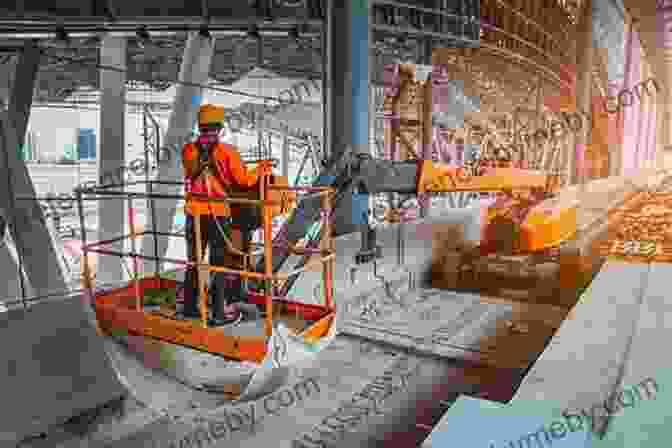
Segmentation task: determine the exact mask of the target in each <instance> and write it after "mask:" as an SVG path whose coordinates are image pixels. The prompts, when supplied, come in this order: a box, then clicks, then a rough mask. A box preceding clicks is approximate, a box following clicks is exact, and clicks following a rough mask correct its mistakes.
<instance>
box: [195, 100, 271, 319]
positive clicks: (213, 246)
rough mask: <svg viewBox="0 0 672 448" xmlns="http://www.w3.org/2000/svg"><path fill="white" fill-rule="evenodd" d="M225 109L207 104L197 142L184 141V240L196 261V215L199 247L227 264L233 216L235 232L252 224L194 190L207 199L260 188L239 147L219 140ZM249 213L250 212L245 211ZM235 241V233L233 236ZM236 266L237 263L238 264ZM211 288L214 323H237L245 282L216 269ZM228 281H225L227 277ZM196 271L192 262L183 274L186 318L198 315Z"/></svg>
mask: <svg viewBox="0 0 672 448" xmlns="http://www.w3.org/2000/svg"><path fill="white" fill-rule="evenodd" d="M224 115H225V111H224V108H222V107H218V106H214V105H210V104H206V105H203V106H201V108H200V109H199V112H198V124H199V135H198V136H197V138H196V141H195V142H193V143H188V144H186V145H184V147H183V149H182V159H183V163H184V177H185V196H186V197H185V199H186V205H185V208H184V210H185V215H186V226H185V227H186V228H185V234H186V240H187V252H188V259H189V261H192V262H193V261H194V260H195V254H196V241H195V236H196V235H195V232H194V220H196V219H199V220H200V231H201V239H202V242H203V243H202V248H203V250H205V247H206V245H209V248H210V264H211V265H215V266H230V265H231V264H232V261H231V260H232V255H231V254H230V252H229V251H228V250H227V245H226V240H225V238H224V235H226V236H227V237H229V240H230V241H231V240H232V235H233V231H234V228H233V225H232V224H233V222H232V215H233V219H234V220H235V219H239V222H237V226H236V227H237V228H238V231H239V232H241V231H242V233H243V234H248V235H249V233H250V230H252V229H253V228H254V227H255V225H256V224H255V223H249V222H244V220H243V222H241V221H240V218H241V216H236V215H240V209H241V208H240V207H235V206H233V205H229V203H227V202H223V201H218V200H216V199H214V200H213V199H210V198H205V197H196V196H193V195H192V193H197V194H207V195H209V196H210V197H211V198H218V197H219V198H221V197H227V196H228V195H229V194H228V193H230V192H231V191H234V190H236V191H240V190H243V191H245V190H247V191H250V190H253V189H257V190H258V188H259V176H257V174H256V173H255V172H254V171H248V170H247V168H246V167H245V165H244V164H243V162H242V159H241V157H240V154H239V152H238V149H237V148H236V147H234V146H231V145H228V144H225V143H222V142H220V141H219V136H220V133H221V131H222V128H223V126H222V124H223V122H224ZM248 218H249V216H248ZM233 239H234V240H235V238H233ZM240 239H242V240H243V241H242V246H243V247H238V249H243V250H245V249H246V247H244V246H245V245H246V244H249V239H250V238H249V236H242V237H240V238H238V240H240ZM236 267H239V266H236ZM213 277H214V278H213V281H212V282H211V287H210V291H209V292H210V294H209V295H210V297H211V298H212V302H213V304H212V318H211V323H212V324H213V325H225V324H231V323H237V322H239V321H240V320H241V318H242V314H241V311H240V307H239V306H238V305H237V302H240V301H241V300H242V299H243V291H242V287H243V283H242V281H241V278H240V277H239V276H235V278H233V279H232V278H231V276H228V277H227V275H226V274H225V273H223V272H215V273H214V275H213ZM227 280H228V281H227ZM198 284H199V283H198V270H197V269H196V268H195V267H190V268H189V269H188V270H187V274H186V276H185V285H184V309H183V315H184V317H186V318H197V317H199V316H200V313H199V309H198V303H199V301H198V297H199V295H198V291H199V290H198Z"/></svg>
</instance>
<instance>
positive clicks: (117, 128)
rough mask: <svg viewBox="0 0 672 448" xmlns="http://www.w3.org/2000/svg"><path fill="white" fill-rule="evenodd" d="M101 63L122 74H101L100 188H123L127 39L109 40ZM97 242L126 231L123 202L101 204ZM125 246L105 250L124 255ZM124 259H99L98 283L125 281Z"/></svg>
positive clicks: (121, 200)
mask: <svg viewBox="0 0 672 448" xmlns="http://www.w3.org/2000/svg"><path fill="white" fill-rule="evenodd" d="M100 63H101V65H103V66H106V67H115V68H117V69H119V70H105V69H101V70H100V89H101V101H100V129H101V132H100V154H99V156H98V184H99V185H105V184H120V183H123V182H124V181H125V179H124V177H125V176H124V167H125V166H126V163H125V162H126V154H125V153H126V151H125V150H126V145H125V143H124V142H125V126H124V125H125V122H126V38H125V37H112V36H106V37H105V38H104V39H103V41H102V43H101V47H100ZM97 205H98V223H99V225H98V229H99V230H98V240H99V241H102V240H110V239H113V238H118V237H120V236H121V235H123V234H124V231H125V228H126V219H125V212H126V210H125V207H124V201H123V198H115V199H111V200H104V201H99V202H98V204H97ZM123 246H124V242H123V241H118V242H115V243H112V244H110V246H109V248H106V249H108V250H111V251H115V252H124V247H123ZM124 262H125V260H123V259H118V258H117V257H111V256H103V255H100V256H99V261H98V268H97V275H96V276H97V281H98V282H102V283H107V282H119V281H122V280H124V278H125V275H124V267H123V266H124Z"/></svg>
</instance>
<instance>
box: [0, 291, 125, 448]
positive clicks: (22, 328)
mask: <svg viewBox="0 0 672 448" xmlns="http://www.w3.org/2000/svg"><path fill="white" fill-rule="evenodd" d="M81 300H82V299H81V296H80V297H73V298H66V299H60V300H51V301H47V302H42V303H39V304H35V305H32V306H30V307H29V308H28V310H27V311H26V310H23V309H21V308H18V309H10V310H9V311H5V312H0V349H1V350H2V353H3V356H2V361H0V369H1V370H2V372H3V375H2V381H0V394H1V395H2V397H3V399H2V404H0V414H1V415H2V419H0V446H3V447H4V446H16V444H17V442H18V441H19V440H21V439H23V438H25V437H27V436H30V435H36V434H39V433H40V432H45V431H46V430H47V429H48V428H49V427H50V426H52V425H56V424H60V423H63V422H64V421H65V420H67V419H69V418H70V417H71V416H73V415H78V414H80V413H82V412H84V411H86V410H88V409H93V408H96V407H98V406H100V405H102V404H104V403H107V402H109V401H111V400H113V399H115V398H117V397H120V396H122V395H124V394H125V393H126V392H125V388H124V387H123V386H122V385H121V383H120V382H119V380H118V379H117V377H116V375H115V373H114V371H113V370H112V368H111V365H110V364H109V361H108V360H107V357H106V355H105V351H104V347H103V344H102V339H101V338H99V337H97V335H96V332H95V331H94V330H93V328H92V327H91V326H90V325H89V323H88V321H87V317H86V315H85V314H84V311H83V308H82V301H81Z"/></svg>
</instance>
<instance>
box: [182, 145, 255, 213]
mask: <svg viewBox="0 0 672 448" xmlns="http://www.w3.org/2000/svg"><path fill="white" fill-rule="evenodd" d="M209 151H210V154H209V159H210V167H211V170H210V172H211V174H212V175H211V176H206V175H204V173H203V172H202V168H203V167H202V166H201V162H200V160H199V147H198V146H197V145H196V144H194V143H187V144H186V145H184V147H183V148H182V162H183V165H184V178H185V181H186V186H185V199H186V205H185V207H184V211H185V213H186V214H188V215H192V216H193V215H214V216H230V215H231V213H232V212H233V214H234V215H235V214H236V209H237V208H238V207H234V206H231V207H229V204H228V203H226V202H222V201H209V200H208V199H207V198H203V197H196V196H193V195H192V193H198V194H208V187H209V193H210V196H211V197H227V196H228V194H227V190H228V189H229V188H230V187H231V186H233V187H234V188H236V187H237V188H238V189H252V188H255V187H256V186H257V183H258V181H259V178H258V176H257V175H256V173H254V172H250V171H248V170H247V168H246V167H245V165H244V164H243V161H242V159H241V157H240V154H239V153H238V150H237V149H236V148H235V147H234V146H231V145H228V144H226V143H216V144H214V145H212V146H210V150H209ZM206 182H208V184H209V185H208V184H206ZM230 209H233V210H230Z"/></svg>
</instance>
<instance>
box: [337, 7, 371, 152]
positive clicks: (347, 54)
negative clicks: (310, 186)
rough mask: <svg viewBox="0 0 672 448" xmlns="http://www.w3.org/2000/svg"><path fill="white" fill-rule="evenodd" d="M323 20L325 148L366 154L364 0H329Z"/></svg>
mask: <svg viewBox="0 0 672 448" xmlns="http://www.w3.org/2000/svg"><path fill="white" fill-rule="evenodd" d="M329 3H331V4H330V5H329V8H328V11H329V12H330V14H329V17H328V19H327V58H326V64H327V82H328V85H329V87H328V95H327V105H326V107H327V115H328V120H327V126H328V130H327V145H326V147H327V151H328V153H329V154H330V155H332V154H336V153H339V152H341V151H343V150H344V149H345V147H346V146H348V145H349V146H351V147H352V149H353V150H354V151H356V152H359V153H363V154H368V153H369V148H368V145H369V126H370V123H369V47H370V40H371V39H370V7H371V5H370V4H369V1H368V0H331V1H330V2H329Z"/></svg>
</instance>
